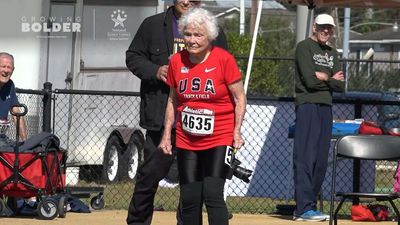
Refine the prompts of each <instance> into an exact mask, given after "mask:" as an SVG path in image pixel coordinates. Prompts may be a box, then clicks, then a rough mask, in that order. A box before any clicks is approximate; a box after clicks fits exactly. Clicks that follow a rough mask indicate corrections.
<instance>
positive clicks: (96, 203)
mask: <svg viewBox="0 0 400 225" xmlns="http://www.w3.org/2000/svg"><path fill="white" fill-rule="evenodd" d="M90 206H91V207H92V209H95V210H99V209H102V208H104V198H103V197H102V196H99V195H98V196H95V197H93V198H92V200H90Z"/></svg>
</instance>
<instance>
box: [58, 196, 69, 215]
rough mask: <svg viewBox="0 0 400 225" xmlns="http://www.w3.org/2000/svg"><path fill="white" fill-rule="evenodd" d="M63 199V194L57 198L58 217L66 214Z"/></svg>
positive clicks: (65, 205)
mask: <svg viewBox="0 0 400 225" xmlns="http://www.w3.org/2000/svg"><path fill="white" fill-rule="evenodd" d="M65 199H66V198H65V196H64V195H62V196H61V197H60V199H59V200H58V216H59V217H60V218H65V217H66V216H67V202H66V201H65Z"/></svg>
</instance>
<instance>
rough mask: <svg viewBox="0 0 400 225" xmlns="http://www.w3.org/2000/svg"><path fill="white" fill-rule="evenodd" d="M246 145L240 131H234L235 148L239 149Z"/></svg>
mask: <svg viewBox="0 0 400 225" xmlns="http://www.w3.org/2000/svg"><path fill="white" fill-rule="evenodd" d="M243 145H244V139H243V138H242V134H241V133H240V132H234V133H233V148H235V149H239V148H241V147H242V146H243Z"/></svg>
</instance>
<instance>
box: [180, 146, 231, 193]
mask: <svg viewBox="0 0 400 225" xmlns="http://www.w3.org/2000/svg"><path fill="white" fill-rule="evenodd" d="M226 147H227V146H218V147H215V148H210V149H207V150H202V151H191V150H185V149H180V148H177V150H178V151H177V158H178V170H179V183H180V184H181V185H182V184H187V183H192V182H195V181H203V179H204V178H205V177H219V178H222V179H226V178H227V176H228V175H229V174H230V170H231V168H230V166H229V165H228V164H226V163H225V153H226Z"/></svg>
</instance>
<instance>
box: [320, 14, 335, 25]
mask: <svg viewBox="0 0 400 225" xmlns="http://www.w3.org/2000/svg"><path fill="white" fill-rule="evenodd" d="M315 23H316V24H318V25H323V24H329V25H332V26H334V27H336V25H335V22H334V21H333V17H332V16H331V15H328V14H319V15H318V16H317V17H316V18H315Z"/></svg>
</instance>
